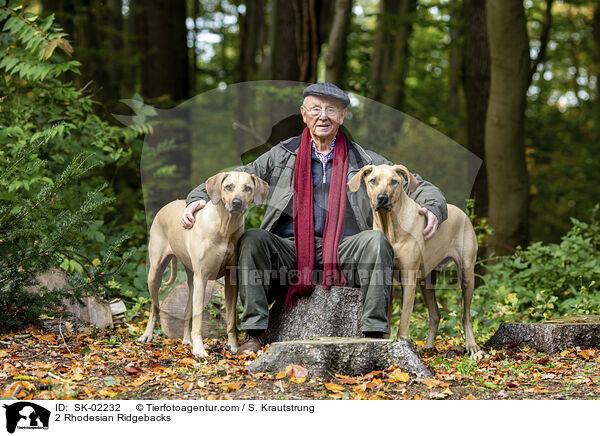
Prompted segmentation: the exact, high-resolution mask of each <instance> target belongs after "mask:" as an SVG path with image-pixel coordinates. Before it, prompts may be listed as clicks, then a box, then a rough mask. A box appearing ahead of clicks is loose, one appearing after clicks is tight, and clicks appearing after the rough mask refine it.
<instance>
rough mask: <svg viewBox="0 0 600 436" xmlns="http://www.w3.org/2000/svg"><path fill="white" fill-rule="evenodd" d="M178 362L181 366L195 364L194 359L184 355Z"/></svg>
mask: <svg viewBox="0 0 600 436" xmlns="http://www.w3.org/2000/svg"><path fill="white" fill-rule="evenodd" d="M179 364H180V365H183V366H191V365H194V364H196V361H195V360H194V359H192V358H190V357H184V358H183V359H181V360H180V361H179Z"/></svg>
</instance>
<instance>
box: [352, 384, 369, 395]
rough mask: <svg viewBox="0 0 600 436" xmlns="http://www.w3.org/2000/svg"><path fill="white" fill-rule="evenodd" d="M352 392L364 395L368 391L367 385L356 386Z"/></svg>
mask: <svg viewBox="0 0 600 436" xmlns="http://www.w3.org/2000/svg"><path fill="white" fill-rule="evenodd" d="M352 390H353V391H354V392H356V393H364V392H365V391H366V390H367V384H366V383H361V384H359V385H356V386H354V388H353V389H352Z"/></svg>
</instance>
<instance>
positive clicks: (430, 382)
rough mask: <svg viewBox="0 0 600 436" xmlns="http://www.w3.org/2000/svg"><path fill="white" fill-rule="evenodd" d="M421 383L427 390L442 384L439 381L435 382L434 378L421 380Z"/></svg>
mask: <svg viewBox="0 0 600 436" xmlns="http://www.w3.org/2000/svg"><path fill="white" fill-rule="evenodd" d="M423 383H424V384H425V385H426V386H427V387H428V388H429V389H433V388H435V387H437V386H439V385H441V384H442V382H441V381H440V380H436V379H434V378H428V379H425V380H423Z"/></svg>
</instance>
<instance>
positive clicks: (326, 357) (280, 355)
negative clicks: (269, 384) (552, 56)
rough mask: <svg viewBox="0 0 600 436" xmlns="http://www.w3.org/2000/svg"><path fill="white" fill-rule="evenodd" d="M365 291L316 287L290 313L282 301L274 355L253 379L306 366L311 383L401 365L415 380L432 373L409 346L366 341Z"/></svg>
mask: <svg viewBox="0 0 600 436" xmlns="http://www.w3.org/2000/svg"><path fill="white" fill-rule="evenodd" d="M362 310H363V304H362V294H361V290H360V289H356V288H342V287H335V286H334V287H331V288H330V289H328V290H326V289H323V288H322V287H321V286H317V287H316V289H315V290H314V292H313V293H312V294H310V295H309V296H306V297H302V298H300V299H299V300H298V304H297V305H296V307H294V308H293V309H292V310H291V311H286V310H285V308H284V302H283V299H281V300H279V301H277V302H276V303H275V304H274V305H273V306H272V307H271V310H270V311H269V327H268V329H267V342H269V343H271V344H270V346H269V349H268V350H267V351H265V352H264V353H263V354H261V355H260V356H259V357H258V358H257V359H256V360H254V361H253V362H252V363H250V364H249V365H248V370H249V371H250V372H252V373H258V372H279V371H282V370H283V369H285V367H286V366H287V365H291V364H296V365H303V366H306V367H307V368H308V370H309V374H310V376H312V377H326V376H329V375H332V374H335V373H339V374H344V375H360V374H365V373H368V372H371V371H376V370H384V369H386V368H388V367H389V366H390V365H393V364H397V365H398V366H399V367H400V368H401V369H402V370H403V371H404V372H407V373H409V374H411V375H412V376H413V377H416V378H431V373H430V372H429V370H428V369H427V367H426V366H425V364H424V363H423V362H422V361H421V359H420V358H419V355H418V354H417V353H416V352H415V349H414V348H413V346H412V344H411V343H410V341H408V340H405V339H401V340H390V339H367V338H365V337H364V335H363V333H362V331H361V326H360V320H361V317H362Z"/></svg>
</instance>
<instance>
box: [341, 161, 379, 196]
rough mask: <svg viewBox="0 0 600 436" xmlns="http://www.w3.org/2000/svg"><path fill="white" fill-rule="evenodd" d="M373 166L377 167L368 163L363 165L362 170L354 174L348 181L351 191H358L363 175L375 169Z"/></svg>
mask: <svg viewBox="0 0 600 436" xmlns="http://www.w3.org/2000/svg"><path fill="white" fill-rule="evenodd" d="M373 168H375V165H367V166H364V167H362V168H361V170H360V171H359V172H358V173H356V174H354V176H352V178H351V179H350V181H349V182H348V189H350V191H351V192H356V191H358V189H359V188H360V183H361V182H362V179H363V177H365V176H368V175H369V174H370V173H371V171H373Z"/></svg>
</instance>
